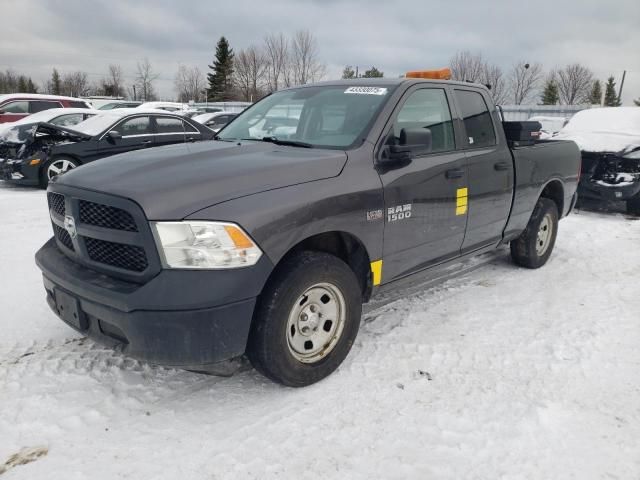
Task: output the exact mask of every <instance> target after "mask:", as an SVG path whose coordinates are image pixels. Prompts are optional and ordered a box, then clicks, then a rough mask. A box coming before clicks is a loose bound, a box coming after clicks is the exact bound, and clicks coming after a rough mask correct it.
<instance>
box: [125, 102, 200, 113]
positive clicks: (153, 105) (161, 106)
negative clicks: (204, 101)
mask: <svg viewBox="0 0 640 480" xmlns="http://www.w3.org/2000/svg"><path fill="white" fill-rule="evenodd" d="M136 108H140V109H144V110H149V109H153V110H164V111H167V112H176V113H181V112H183V111H186V110H188V109H189V106H188V105H186V104H184V103H178V102H145V103H143V104H142V105H138V106H137V107H136Z"/></svg>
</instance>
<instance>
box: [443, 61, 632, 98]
mask: <svg viewBox="0 0 640 480" xmlns="http://www.w3.org/2000/svg"><path fill="white" fill-rule="evenodd" d="M449 66H450V68H451V74H452V77H453V80H460V81H469V82H476V83H482V84H485V85H487V86H489V87H490V91H491V95H492V96H493V99H494V101H495V102H496V103H497V104H515V105H521V104H525V103H537V104H541V105H578V104H592V105H604V106H608V107H617V106H619V105H620V104H621V102H620V97H619V92H617V91H616V81H615V78H614V77H613V76H610V77H609V78H608V79H607V81H606V84H605V86H604V93H603V88H602V82H601V81H600V80H599V79H597V78H595V75H594V74H593V72H592V71H591V70H590V69H589V68H588V67H586V66H584V65H581V64H579V63H574V64H570V65H565V66H562V67H554V68H552V69H550V70H549V71H547V72H546V73H545V71H544V69H543V67H542V64H540V63H531V64H530V63H527V62H524V61H521V62H517V63H515V64H514V65H513V66H512V67H511V69H510V70H509V71H507V72H506V73H505V72H504V71H503V70H502V68H500V67H499V66H497V65H493V64H491V63H490V62H489V61H487V60H485V59H484V57H483V56H482V54H481V53H472V52H469V51H461V52H458V53H456V54H455V55H454V56H453V57H451V60H450V62H449ZM639 103H640V102H639V101H636V104H639Z"/></svg>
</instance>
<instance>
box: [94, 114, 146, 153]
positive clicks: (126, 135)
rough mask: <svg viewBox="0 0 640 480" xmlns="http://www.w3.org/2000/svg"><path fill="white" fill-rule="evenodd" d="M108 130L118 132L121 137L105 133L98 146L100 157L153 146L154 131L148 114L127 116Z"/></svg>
mask: <svg viewBox="0 0 640 480" xmlns="http://www.w3.org/2000/svg"><path fill="white" fill-rule="evenodd" d="M110 130H115V131H117V132H119V133H120V134H121V135H122V138H118V139H113V138H111V137H109V136H108V135H107V134H106V133H105V135H103V136H102V138H101V139H100V144H99V147H98V148H99V155H100V157H107V156H111V155H115V154H117V153H123V152H130V151H132V150H140V149H142V148H148V147H153V146H154V142H155V131H154V129H153V125H152V123H151V118H150V117H149V116H148V115H141V116H136V117H130V118H127V119H125V120H122V121H121V122H120V123H118V124H117V125H115V126H113V127H112V128H111V129H110Z"/></svg>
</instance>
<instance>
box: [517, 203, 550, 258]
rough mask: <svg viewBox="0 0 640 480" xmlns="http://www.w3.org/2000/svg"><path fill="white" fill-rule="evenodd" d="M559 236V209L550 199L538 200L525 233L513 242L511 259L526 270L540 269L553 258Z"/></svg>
mask: <svg viewBox="0 0 640 480" xmlns="http://www.w3.org/2000/svg"><path fill="white" fill-rule="evenodd" d="M557 234H558V207H557V206H556V204H555V202H554V201H553V200H550V199H548V198H540V199H538V203H536V206H535V208H534V209H533V214H532V215H531V218H530V219H529V223H528V224H527V228H525V230H524V232H522V234H521V235H520V236H519V237H518V238H516V239H515V240H513V241H512V242H511V258H512V259H513V261H514V262H515V263H517V264H518V265H520V266H522V267H526V268H540V267H541V266H543V265H544V264H545V263H547V260H549V257H550V256H551V252H552V251H553V247H554V245H555V243H556V236H557Z"/></svg>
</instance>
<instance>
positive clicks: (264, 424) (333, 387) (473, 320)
mask: <svg viewBox="0 0 640 480" xmlns="http://www.w3.org/2000/svg"><path fill="white" fill-rule="evenodd" d="M0 183H1V182H0ZM0 221H1V222H0V225H1V227H0V279H1V280H2V284H1V285H2V288H1V289H0V305H1V307H0V308H1V309H0V319H1V320H0V474H1V472H2V470H3V467H2V465H3V463H4V462H5V461H6V460H7V459H8V458H9V457H10V456H11V455H13V454H16V453H18V452H21V450H22V449H23V448H35V450H32V451H30V452H29V453H30V454H31V458H33V459H35V460H34V461H33V462H31V463H28V464H26V465H18V466H16V467H15V468H10V469H8V470H7V471H6V473H5V474H4V475H3V476H2V478H3V479H4V478H7V480H9V479H29V480H37V479H52V478H53V479H58V478H60V479H65V480H73V479H109V480H113V479H117V478H131V479H136V480H138V479H171V480H175V479H185V480H186V479H254V478H255V479H268V478H295V479H316V478H318V479H329V478H340V479H378V478H385V479H387V478H388V479H403V480H404V479H408V478H419V479H491V480H493V479H499V478H508V479H544V480H548V479H569V478H575V479H580V480H588V479H602V478H607V479H609V478H611V479H638V478H640V314H639V312H640V248H639V247H640V221H638V220H633V219H631V218H627V217H626V216H624V215H622V214H616V213H603V212H585V211H582V212H579V213H578V214H576V215H572V216H571V217H569V218H567V219H565V220H563V221H562V222H561V224H560V233H559V236H558V243H557V245H556V250H555V252H554V254H553V256H552V258H551V260H550V262H549V263H548V264H547V266H545V267H544V268H542V269H540V270H536V271H529V270H524V269H520V268H516V267H515V266H513V265H512V264H511V263H510V261H509V259H508V255H507V252H506V251H501V252H499V253H498V254H497V255H494V256H490V257H488V258H487V259H485V260H484V262H486V263H485V264H484V265H481V266H479V267H478V268H475V269H473V268H468V269H467V272H466V273H464V274H463V275H460V276H456V277H454V278H451V279H449V280H447V281H446V282H444V283H440V284H437V285H433V284H431V285H427V286H423V287H416V286H414V287H412V288H410V289H406V290H403V291H399V292H397V294H394V295H395V300H394V297H392V298H389V297H386V298H385V299H382V300H381V299H377V300H376V302H374V304H373V305H372V306H370V307H368V309H367V313H366V314H365V316H364V320H363V324H362V328H361V331H360V334H359V337H358V340H357V343H356V345H355V347H354V348H353V350H352V352H351V354H350V356H349V357H348V359H347V360H346V362H345V364H344V365H343V366H342V367H341V368H340V369H339V370H338V371H337V372H336V373H335V374H334V375H332V376H331V377H329V378H328V379H326V380H325V381H322V382H320V383H319V384H316V385H314V386H311V387H309V388H305V389H298V390H296V389H289V388H284V387H280V386H277V385H275V384H272V383H270V382H268V381H266V380H265V379H263V378H262V377H261V376H259V375H258V374H257V373H256V372H255V371H253V370H251V369H245V370H244V371H241V372H240V373H237V374H236V375H234V376H233V377H231V378H219V377H207V376H201V375H197V374H194V373H189V372H183V371H178V370H168V369H163V368H159V367H152V366H149V365H145V364H142V363H139V362H137V361H134V360H131V359H128V358H125V357H122V356H120V355H118V354H115V353H113V352H111V351H110V350H107V349H104V348H102V347H100V346H97V345H95V344H93V343H92V342H91V341H88V340H84V339H82V338H81V337H80V336H79V335H77V334H75V333H74V332H73V331H72V330H71V329H69V328H68V327H66V326H65V325H64V324H63V323H62V322H61V321H60V320H58V319H57V318H56V317H55V316H54V315H53V314H52V313H51V312H50V311H49V308H48V307H47V305H46V303H45V297H44V290H43V288H42V286H41V280H40V275H39V272H38V270H37V268H36V267H35V265H34V262H33V254H34V252H35V250H36V249H37V248H38V247H39V246H40V245H41V244H42V243H43V242H44V241H45V240H46V239H47V238H48V237H49V236H50V229H51V227H50V224H49V221H48V218H47V207H46V200H45V196H44V192H42V191H38V190H27V189H22V188H15V187H10V186H7V185H2V184H0ZM476 266H477V264H476ZM25 452H26V451H22V453H23V454H24V453H25ZM20 460H21V456H18V457H14V458H13V459H12V461H11V464H12V465H13V464H15V463H20Z"/></svg>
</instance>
